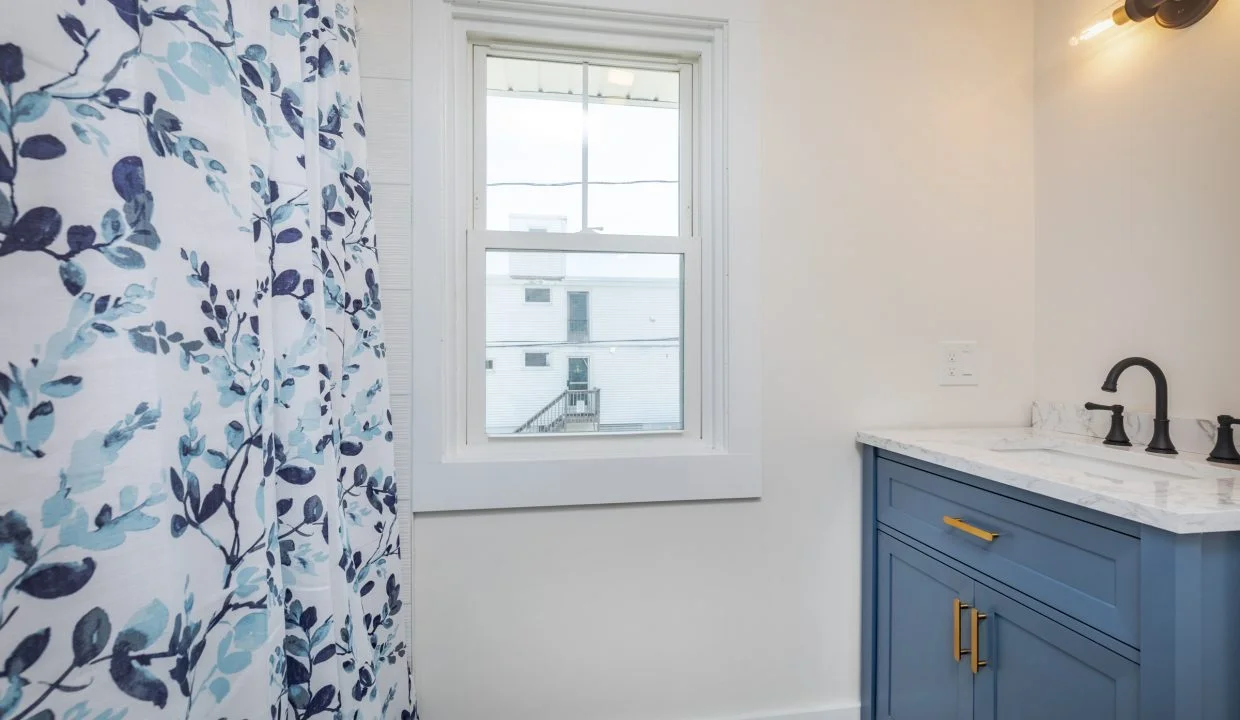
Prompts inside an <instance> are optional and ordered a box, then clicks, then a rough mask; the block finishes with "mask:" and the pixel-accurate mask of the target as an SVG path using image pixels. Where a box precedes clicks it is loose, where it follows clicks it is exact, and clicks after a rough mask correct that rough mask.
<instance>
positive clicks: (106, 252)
mask: <svg viewBox="0 0 1240 720" xmlns="http://www.w3.org/2000/svg"><path fill="white" fill-rule="evenodd" d="M100 252H102V253H103V256H104V257H106V258H107V259H108V262H110V263H112V264H113V265H115V266H116V267H118V268H121V269H122V270H140V269H142V268H144V267H146V260H145V259H144V258H143V257H142V254H141V253H139V252H138V251H137V250H134V249H133V248H128V247H124V246H123V245H109V246H107V247H105V248H103V249H102V250H100Z"/></svg>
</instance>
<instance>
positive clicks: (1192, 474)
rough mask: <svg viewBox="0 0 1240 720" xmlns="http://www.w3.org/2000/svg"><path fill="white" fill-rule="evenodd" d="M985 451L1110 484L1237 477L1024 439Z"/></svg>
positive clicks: (1131, 454) (1133, 454) (1103, 449)
mask: <svg viewBox="0 0 1240 720" xmlns="http://www.w3.org/2000/svg"><path fill="white" fill-rule="evenodd" d="M985 449H987V450H990V451H992V452H996V453H999V454H1002V455H1006V456H1008V457H1011V458H1013V459H1018V458H1019V459H1020V460H1022V461H1026V462H1029V463H1033V464H1036V465H1041V466H1043V467H1052V468H1060V469H1063V470H1070V471H1073V472H1078V473H1084V474H1086V475H1092V476H1094V477H1102V478H1107V479H1109V480H1116V481H1126V480H1138V479H1139V480H1155V481H1172V480H1181V481H1183V480H1213V479H1220V478H1230V477H1235V475H1234V474H1233V473H1231V472H1229V471H1227V470H1224V469H1222V468H1217V469H1216V468H1213V467H1211V466H1209V465H1205V464H1203V463H1199V462H1188V461H1185V460H1182V459H1179V458H1177V457H1163V456H1159V455H1151V454H1149V453H1146V452H1144V451H1141V450H1128V449H1120V448H1114V447H1107V446H1105V445H1090V444H1085V443H1076V442H1067V441H1062V440H1045V439H1042V438H1022V439H1013V440H1004V441H1000V442H990V443H986V446H985Z"/></svg>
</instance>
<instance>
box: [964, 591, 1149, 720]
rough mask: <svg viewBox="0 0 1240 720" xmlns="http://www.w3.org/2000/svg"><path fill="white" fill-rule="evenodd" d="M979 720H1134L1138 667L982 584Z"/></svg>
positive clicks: (977, 680)
mask: <svg viewBox="0 0 1240 720" xmlns="http://www.w3.org/2000/svg"><path fill="white" fill-rule="evenodd" d="M974 598H975V601H976V605H977V607H978V608H979V610H980V611H981V612H984V613H985V614H986V619H985V620H982V621H981V624H980V630H979V640H980V642H979V645H980V647H979V649H978V652H979V654H980V656H981V657H982V658H983V659H985V661H986V667H984V668H982V669H981V670H980V671H979V672H978V674H977V675H976V677H975V683H974V697H975V705H976V708H977V712H976V714H975V715H974V718H975V719H976V720H1000V719H1002V720H1056V719H1060V718H1062V719H1067V718H1089V720H1135V718H1137V717H1139V715H1138V709H1137V708H1138V682H1139V677H1138V676H1139V670H1140V666H1139V665H1138V664H1137V663H1135V662H1133V661H1131V660H1128V659H1127V658H1124V657H1123V656H1121V655H1119V654H1118V653H1115V652H1112V651H1110V650H1108V649H1107V648H1105V647H1103V646H1101V645H1099V644H1098V643H1096V642H1094V641H1092V640H1090V639H1089V638H1086V637H1085V636H1083V635H1081V634H1079V633H1076V632H1073V631H1072V630H1069V629H1068V628H1066V627H1064V626H1063V625H1060V624H1059V623H1057V622H1055V621H1053V620H1051V619H1049V618H1047V617H1045V616H1044V615H1041V614H1039V613H1036V612H1034V611H1033V610H1030V609H1029V608H1027V607H1025V606H1024V605H1022V604H1020V603H1019V602H1017V601H1016V600H1014V599H1012V598H1010V597H1008V596H1006V595H1004V594H1003V593H1000V592H998V591H995V590H992V589H990V588H988V587H986V586H985V585H978V588H977V591H976V593H975V594H974Z"/></svg>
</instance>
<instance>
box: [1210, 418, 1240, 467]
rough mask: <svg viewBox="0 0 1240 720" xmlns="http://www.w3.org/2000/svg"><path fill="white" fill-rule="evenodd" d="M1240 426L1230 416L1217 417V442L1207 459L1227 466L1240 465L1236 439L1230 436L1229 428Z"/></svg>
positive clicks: (1239, 421)
mask: <svg viewBox="0 0 1240 720" xmlns="http://www.w3.org/2000/svg"><path fill="white" fill-rule="evenodd" d="M1236 424H1240V419H1237V418H1234V417H1232V416H1231V415H1219V416H1218V440H1217V441H1216V442H1215V443H1214V450H1213V451H1211V452H1210V457H1209V459H1210V460H1212V461H1213V462H1217V463H1225V464H1227V465H1240V451H1237V450H1236V438H1235V436H1234V435H1232V432H1231V426H1232V425H1236Z"/></svg>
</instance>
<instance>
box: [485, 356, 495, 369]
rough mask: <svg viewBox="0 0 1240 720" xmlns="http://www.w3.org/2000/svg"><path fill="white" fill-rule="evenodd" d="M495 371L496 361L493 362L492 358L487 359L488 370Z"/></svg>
mask: <svg viewBox="0 0 1240 720" xmlns="http://www.w3.org/2000/svg"><path fill="white" fill-rule="evenodd" d="M494 369H495V361H494V360H492V359H491V358H487V370H494Z"/></svg>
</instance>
